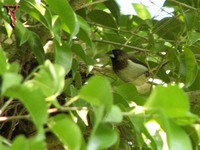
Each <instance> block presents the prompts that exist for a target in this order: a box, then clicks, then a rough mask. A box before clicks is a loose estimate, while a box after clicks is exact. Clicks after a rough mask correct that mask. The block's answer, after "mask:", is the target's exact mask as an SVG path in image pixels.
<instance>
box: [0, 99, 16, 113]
mask: <svg viewBox="0 0 200 150" xmlns="http://www.w3.org/2000/svg"><path fill="white" fill-rule="evenodd" d="M12 101H13V98H10V99H9V100H8V101H7V102H6V103H5V104H4V105H3V107H2V108H1V109H0V115H1V114H2V113H3V112H4V111H5V110H6V108H7V107H8V105H9V104H10V103H11V102H12Z"/></svg>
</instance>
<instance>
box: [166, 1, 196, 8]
mask: <svg viewBox="0 0 200 150" xmlns="http://www.w3.org/2000/svg"><path fill="white" fill-rule="evenodd" d="M169 1H170V2H173V3H175V4H179V5H181V6H183V7H185V8H189V9H192V10H197V9H196V8H194V7H191V6H189V5H187V4H184V3H181V2H178V1H176V0H169Z"/></svg>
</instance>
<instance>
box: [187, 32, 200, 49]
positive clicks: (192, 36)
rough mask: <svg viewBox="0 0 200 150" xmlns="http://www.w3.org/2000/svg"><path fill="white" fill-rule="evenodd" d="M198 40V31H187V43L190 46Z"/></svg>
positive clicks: (199, 38)
mask: <svg viewBox="0 0 200 150" xmlns="http://www.w3.org/2000/svg"><path fill="white" fill-rule="evenodd" d="M199 40H200V33H199V32H194V31H191V32H189V33H188V45H189V46H191V45H193V44H194V43H196V42H197V41H199Z"/></svg>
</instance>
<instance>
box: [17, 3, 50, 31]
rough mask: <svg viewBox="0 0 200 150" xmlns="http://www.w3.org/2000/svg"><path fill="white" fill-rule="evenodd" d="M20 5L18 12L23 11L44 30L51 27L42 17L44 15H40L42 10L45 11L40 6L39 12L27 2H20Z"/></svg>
mask: <svg viewBox="0 0 200 150" xmlns="http://www.w3.org/2000/svg"><path fill="white" fill-rule="evenodd" d="M20 5H21V6H20V10H23V11H24V12H26V13H28V14H29V15H30V16H32V17H33V18H35V19H36V20H38V21H40V22H41V23H42V24H43V25H44V26H45V27H46V28H50V27H51V22H48V21H47V19H46V18H45V17H44V14H42V9H43V10H44V9H45V8H44V7H43V6H42V5H41V6H40V10H39V9H38V8H37V6H35V5H34V4H32V3H31V2H30V1H28V0H24V1H22V2H21V3H20Z"/></svg>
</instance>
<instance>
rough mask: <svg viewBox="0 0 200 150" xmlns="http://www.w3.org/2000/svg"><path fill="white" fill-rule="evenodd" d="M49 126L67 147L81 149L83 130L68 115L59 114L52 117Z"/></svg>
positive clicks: (75, 149)
mask: <svg viewBox="0 0 200 150" xmlns="http://www.w3.org/2000/svg"><path fill="white" fill-rule="evenodd" d="M48 126H49V128H50V129H51V131H52V132H53V133H54V134H55V135H56V136H57V137H58V138H59V139H60V141H61V142H62V143H63V144H64V146H65V148H66V149H68V150H80V148H81V144H82V135H81V131H80V129H79V127H78V126H77V125H76V124H75V123H74V122H73V121H72V120H71V119H70V118H69V117H68V116H67V115H64V114H59V115H56V116H54V117H52V118H50V120H49V123H48Z"/></svg>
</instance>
